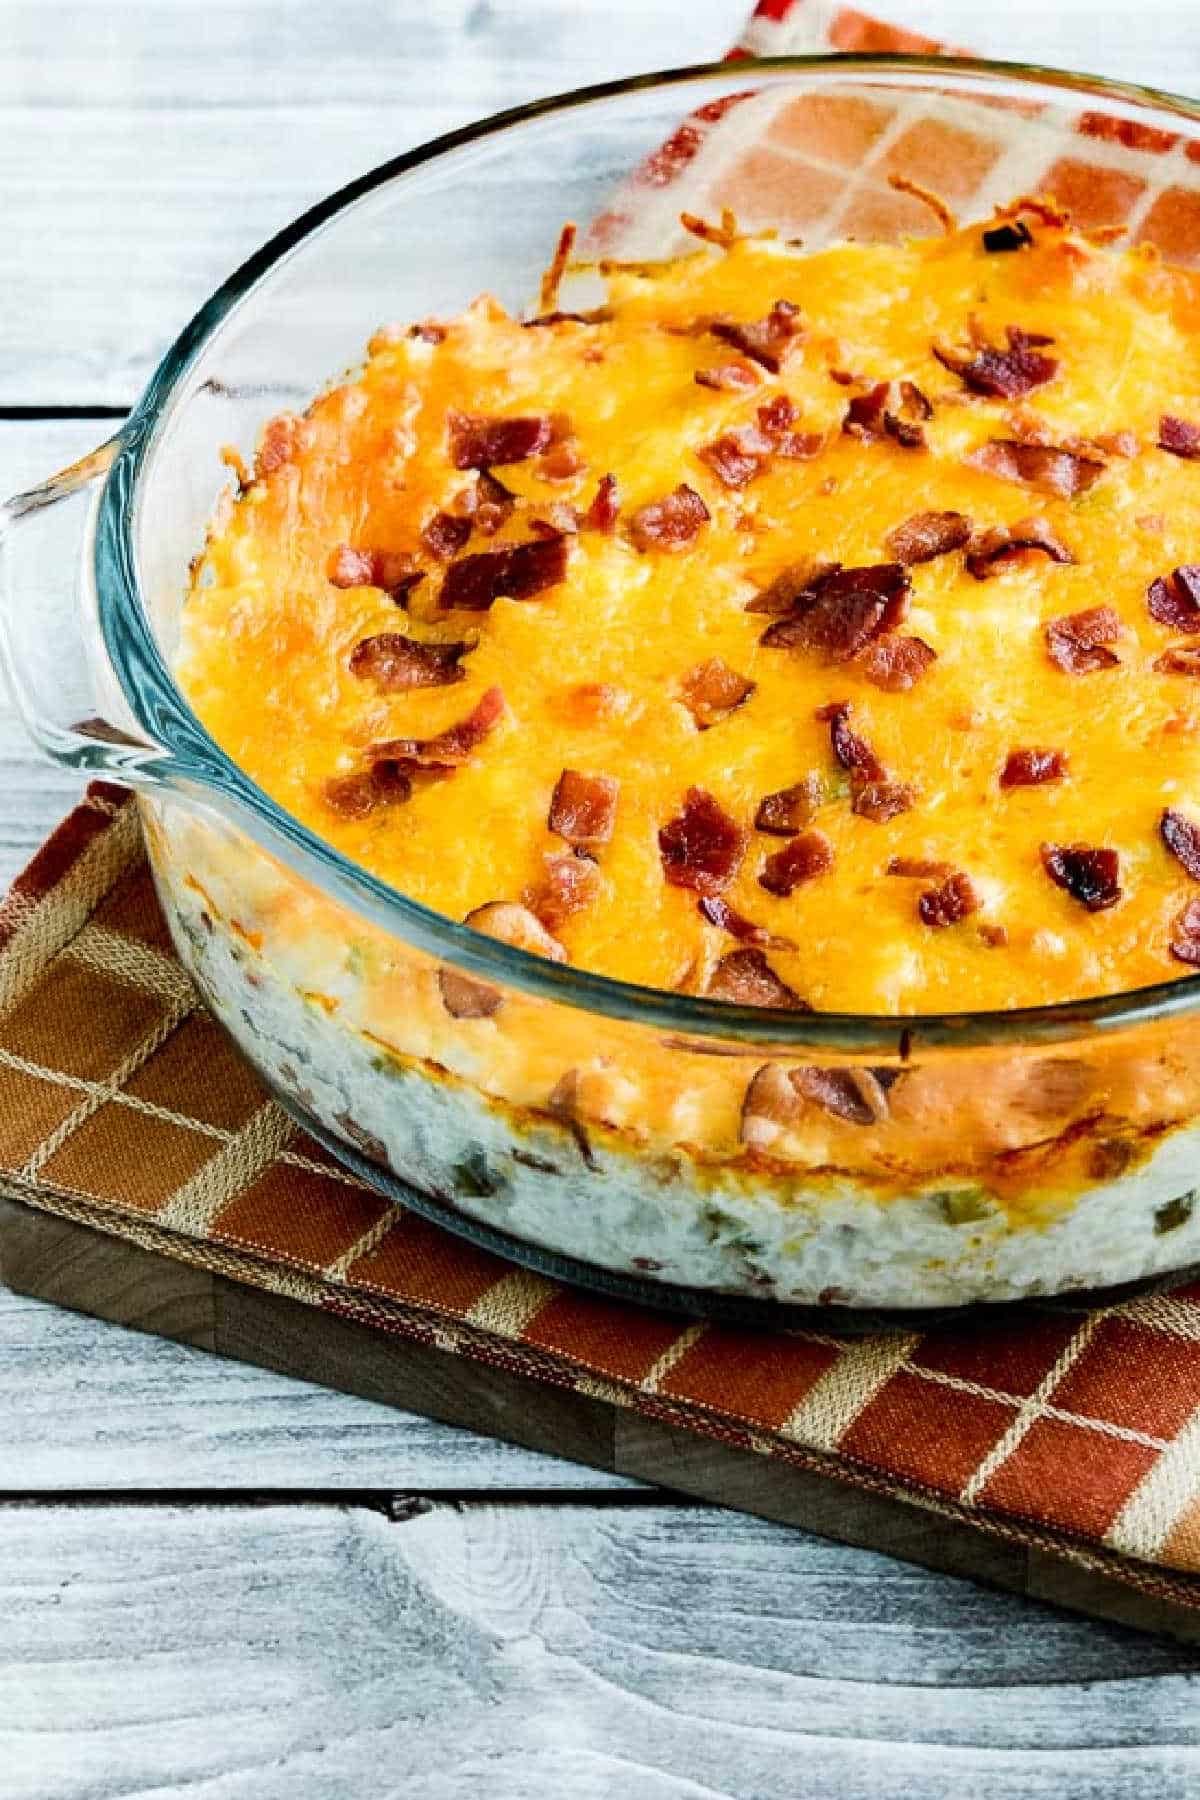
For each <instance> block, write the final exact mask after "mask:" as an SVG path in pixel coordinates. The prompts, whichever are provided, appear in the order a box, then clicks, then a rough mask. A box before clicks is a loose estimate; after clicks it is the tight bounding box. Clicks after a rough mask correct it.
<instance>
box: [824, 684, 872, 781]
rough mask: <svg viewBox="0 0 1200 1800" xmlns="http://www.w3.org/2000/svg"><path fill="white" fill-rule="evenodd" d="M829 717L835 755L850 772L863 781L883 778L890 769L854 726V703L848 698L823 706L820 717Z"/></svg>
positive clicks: (830, 735)
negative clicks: (852, 714) (852, 718)
mask: <svg viewBox="0 0 1200 1800" xmlns="http://www.w3.org/2000/svg"><path fill="white" fill-rule="evenodd" d="M821 716H824V717H826V718H828V720H829V741H830V744H831V745H832V748H833V754H834V755H835V756H836V757H837V760H838V761H839V762H840V763H841V765H842V767H843V769H847V770H848V771H849V773H850V775H851V776H852V777H853V776H856V775H857V776H858V777H859V778H860V779H861V780H863V781H883V780H884V779H885V778H886V776H887V770H886V769H885V768H884V766H883V764H882V763H881V762H880V760H879V758H878V757H877V756H876V754H875V752H874V751H873V750H872V748H871V746H870V744H868V743H867V741H866V739H865V738H861V737H859V736H858V734H857V733H856V732H854V731H851V729H850V703H849V701H848V700H843V701H839V702H837V703H836V704H835V705H833V706H829V707H822V709H821V712H820V714H818V717H821Z"/></svg>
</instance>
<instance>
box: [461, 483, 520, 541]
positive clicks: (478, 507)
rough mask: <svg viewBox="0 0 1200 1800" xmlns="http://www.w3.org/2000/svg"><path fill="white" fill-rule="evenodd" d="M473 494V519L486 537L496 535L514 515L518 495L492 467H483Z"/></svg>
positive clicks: (475, 525) (472, 491)
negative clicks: (499, 477)
mask: <svg viewBox="0 0 1200 1800" xmlns="http://www.w3.org/2000/svg"><path fill="white" fill-rule="evenodd" d="M468 491H469V492H470V493H471V494H472V502H471V520H472V523H473V525H474V527H475V529H476V531H478V532H481V533H482V534H483V536H484V537H495V535H496V533H497V532H498V531H499V529H500V527H501V526H502V525H504V524H506V523H507V521H508V520H509V519H510V518H511V517H512V513H513V508H514V507H515V506H516V504H517V496H516V495H515V494H514V493H513V491H512V489H511V488H506V487H505V485H504V483H503V482H502V481H499V480H498V479H497V478H496V476H495V475H493V474H492V472H491V470H490V469H481V470H480V471H479V479H478V481H477V482H476V483H475V487H474V489H473V490H468Z"/></svg>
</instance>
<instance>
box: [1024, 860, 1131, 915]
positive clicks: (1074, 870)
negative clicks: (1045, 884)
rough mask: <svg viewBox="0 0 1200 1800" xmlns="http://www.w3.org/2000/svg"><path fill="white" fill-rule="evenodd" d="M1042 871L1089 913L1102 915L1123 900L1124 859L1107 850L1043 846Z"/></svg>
mask: <svg viewBox="0 0 1200 1800" xmlns="http://www.w3.org/2000/svg"><path fill="white" fill-rule="evenodd" d="M1042 867H1043V868H1044V869H1045V871H1046V873H1047V875H1048V876H1049V877H1050V879H1051V881H1053V882H1054V884H1055V885H1056V886H1057V887H1060V888H1065V889H1066V891H1067V893H1068V894H1070V896H1071V898H1072V899H1073V900H1078V901H1079V903H1080V905H1081V906H1086V907H1087V909H1088V911H1089V912H1103V911H1105V909H1106V908H1107V907H1110V906H1115V905H1116V904H1117V901H1118V900H1119V899H1120V898H1121V858H1120V856H1119V855H1118V854H1117V852H1116V851H1115V850H1110V849H1108V848H1107V847H1100V848H1094V847H1093V846H1092V845H1090V844H1043V845H1042Z"/></svg>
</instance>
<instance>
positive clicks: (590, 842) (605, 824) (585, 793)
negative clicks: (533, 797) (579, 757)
mask: <svg viewBox="0 0 1200 1800" xmlns="http://www.w3.org/2000/svg"><path fill="white" fill-rule="evenodd" d="M620 791H621V784H620V782H619V781H615V780H614V779H613V777H612V776H611V775H581V774H580V773H579V771H578V770H577V769H564V770H563V772H562V774H561V775H560V776H559V778H558V780H557V782H556V783H555V787H554V793H553V795H552V796H551V800H550V812H549V815H548V817H547V820H546V825H547V828H548V829H549V830H550V831H553V832H554V833H555V834H556V835H557V836H558V837H560V838H565V839H566V840H567V842H568V844H576V845H579V846H581V847H582V848H584V849H589V850H590V849H594V848H595V847H596V846H597V845H598V844H607V843H608V842H609V840H610V839H611V837H612V834H613V826H614V825H615V823H616V818H617V796H618V794H619V793H620Z"/></svg>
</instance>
